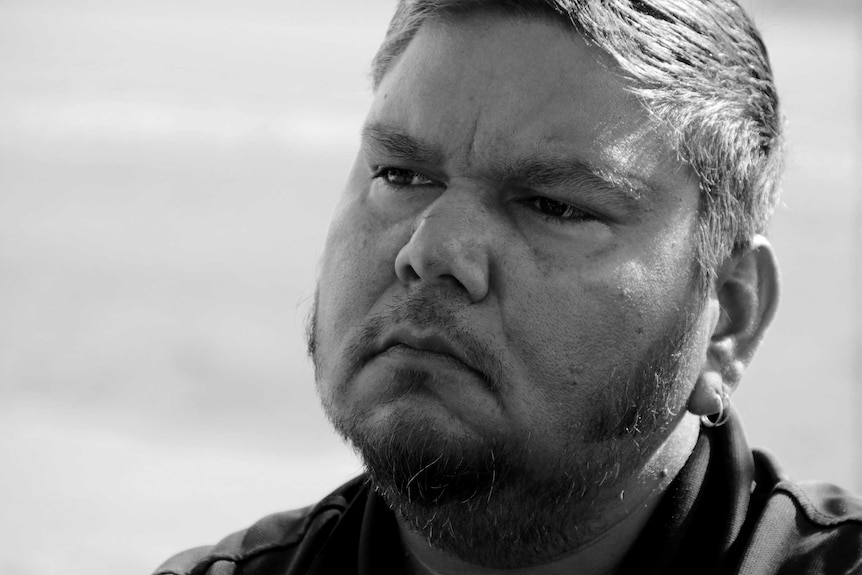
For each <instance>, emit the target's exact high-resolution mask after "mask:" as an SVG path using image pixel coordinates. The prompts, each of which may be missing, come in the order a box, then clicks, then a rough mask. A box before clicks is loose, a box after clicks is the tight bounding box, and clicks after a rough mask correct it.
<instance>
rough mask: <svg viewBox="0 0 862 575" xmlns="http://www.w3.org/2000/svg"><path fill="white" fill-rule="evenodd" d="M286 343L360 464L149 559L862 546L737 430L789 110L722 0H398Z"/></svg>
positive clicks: (851, 564)
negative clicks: (335, 482) (302, 505)
mask: <svg viewBox="0 0 862 575" xmlns="http://www.w3.org/2000/svg"><path fill="white" fill-rule="evenodd" d="M373 80H374V92H375V99H374V102H373V104H372V106H371V110H370V111H369V114H368V117H367V119H366V122H365V125H364V128H363V132H362V141H361V147H360V151H359V154H358V156H357V159H356V163H355V165H354V167H353V170H352V172H351V175H350V178H349V181H348V184H347V186H346V190H345V192H344V194H343V196H342V198H341V201H340V203H339V205H338V208H337V210H336V213H335V216H334V219H333V222H332V225H331V229H330V232H329V237H328V240H327V244H326V248H325V254H324V258H323V263H322V269H321V273H320V278H319V280H318V289H317V297H316V304H315V310H314V313H313V320H312V322H311V326H310V328H309V350H310V352H311V354H312V358H313V361H314V365H315V373H316V378H317V385H318V390H319V393H320V396H321V399H322V402H323V405H324V408H325V410H326V413H327V415H328V416H329V418H330V419H331V421H332V422H333V424H334V425H335V427H336V429H337V430H338V431H339V432H340V433H341V434H342V435H343V436H344V437H345V438H347V439H348V440H349V441H350V442H351V443H352V444H353V445H354V446H355V448H356V449H357V451H358V452H359V453H360V454H361V456H362V458H363V460H364V462H365V465H366V469H367V475H363V476H362V477H360V478H358V479H356V480H354V481H351V482H350V483H348V484H347V485H345V486H342V487H341V488H339V489H338V490H336V491H335V492H334V493H333V494H332V495H330V496H329V497H327V498H326V499H324V500H323V501H321V502H319V503H318V504H316V505H314V506H311V507H309V508H306V509H302V510H299V511H294V512H288V513H282V514H277V515H273V516H271V517H268V518H266V519H264V520H262V521H261V522H259V523H258V524H256V525H254V526H253V527H251V528H250V529H248V530H245V531H242V532H240V533H237V534H234V535H232V536H230V537H228V538H227V539H225V540H224V541H222V542H221V543H219V544H218V545H216V546H215V547H211V548H209V547H208V548H201V549H196V550H191V551H188V552H185V553H183V554H180V555H179V556H177V557H175V558H173V559H172V560H170V561H169V562H168V563H167V564H166V565H165V566H163V567H162V568H160V569H159V570H158V571H157V573H159V574H162V575H165V574H202V573H207V574H212V575H215V574H227V573H234V574H239V573H243V574H248V575H250V574H255V575H258V574H267V575H268V574H275V573H278V574H288V573H290V574H293V573H495V572H517V573H537V574H543V573H579V574H600V573H722V574H724V573H746V574H754V573H757V574H761V573H764V574H765V573H806V574H807V573H829V574H835V573H862V551H860V550H862V502H860V501H859V500H858V499H854V498H852V497H851V496H849V495H848V494H846V493H845V492H842V491H841V490H839V489H838V488H835V487H832V486H828V485H824V484H807V485H804V486H803V485H798V484H795V483H793V482H791V481H789V480H787V479H786V478H784V477H783V476H782V475H781V473H780V471H779V469H778V467H777V464H776V463H775V462H774V461H773V460H772V458H771V457H770V456H768V455H765V454H763V453H760V452H754V453H752V452H751V451H750V449H749V448H748V446H747V444H746V442H745V438H744V436H743V432H742V429H741V427H740V423H739V421H738V417H737V416H736V415H735V414H734V412H733V409H732V407H731V405H730V397H731V395H732V393H733V391H734V390H735V389H736V387H737V386H738V385H739V383H740V381H741V379H742V376H743V374H744V372H745V369H746V366H747V365H748V363H749V361H750V360H751V358H752V356H753V355H754V353H755V350H756V348H757V345H758V343H759V341H760V340H761V338H762V336H763V334H764V332H765V330H766V328H767V326H768V324H769V322H770V320H771V318H772V316H773V314H774V312H775V307H776V303H777V298H778V277H777V268H776V262H775V258H774V255H773V251H772V248H771V246H770V245H769V243H768V242H767V241H766V240H765V239H764V238H763V235H762V234H763V233H765V230H766V226H767V222H768V219H769V216H770V214H771V212H772V210H773V208H774V206H775V204H776V201H777V187H778V179H779V174H780V168H781V162H782V148H783V136H782V124H781V116H780V113H779V108H778V100H777V95H776V93H775V89H774V85H773V82H772V77H771V71H770V67H769V62H768V59H767V56H766V51H765V48H764V47H763V44H762V42H761V40H760V37H759V35H758V33H757V32H756V30H755V29H754V27H753V25H752V24H751V22H750V21H749V20H748V18H747V16H746V15H745V14H744V13H743V12H742V10H741V9H740V8H739V6H738V5H736V4H735V2H733V0H711V1H705V0H604V1H601V2H599V1H598V0H596V1H592V0H581V1H577V0H408V1H402V2H401V3H400V4H399V6H398V9H397V12H396V15H395V17H394V19H393V21H392V23H391V25H390V28H389V31H388V33H387V36H386V39H385V41H384V43H383V45H382V46H381V48H380V50H379V52H378V54H377V57H376V58H375V61H374V70H373Z"/></svg>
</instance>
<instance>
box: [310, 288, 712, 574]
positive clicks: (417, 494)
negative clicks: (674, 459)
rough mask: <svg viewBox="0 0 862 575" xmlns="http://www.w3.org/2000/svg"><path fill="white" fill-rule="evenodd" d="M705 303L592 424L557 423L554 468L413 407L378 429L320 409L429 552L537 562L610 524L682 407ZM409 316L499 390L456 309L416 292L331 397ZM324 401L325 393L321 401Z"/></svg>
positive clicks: (607, 399) (621, 383)
mask: <svg viewBox="0 0 862 575" xmlns="http://www.w3.org/2000/svg"><path fill="white" fill-rule="evenodd" d="M703 305H704V300H703V299H699V300H697V301H693V302H692V304H691V305H690V306H689V309H687V310H684V311H681V312H680V314H679V317H678V318H676V320H675V321H674V322H672V324H671V325H670V327H669V328H667V329H666V330H665V333H664V334H663V336H662V337H659V338H657V339H656V342H655V343H654V344H653V345H652V346H650V347H649V348H648V349H647V351H646V353H645V354H644V356H643V358H642V359H641V361H639V362H638V363H637V364H636V365H635V366H634V367H633V368H632V369H630V370H629V372H628V373H620V372H618V371H615V372H613V373H612V375H611V376H610V377H609V379H608V381H607V382H606V383H605V384H603V385H598V386H596V389H597V391H596V392H595V394H594V396H593V397H591V398H590V399H589V403H590V405H591V406H595V408H594V409H592V410H591V412H590V418H589V420H588V421H581V422H574V421H571V422H564V423H563V424H562V429H559V430H558V434H559V435H560V436H562V437H568V438H571V439H572V441H569V442H567V443H566V444H565V446H564V447H563V449H562V450H560V452H559V453H558V454H556V456H555V457H554V459H553V460H552V461H549V460H547V458H546V459H543V460H541V461H536V456H535V454H534V451H535V450H534V449H532V448H531V438H530V437H523V438H513V437H512V436H511V435H506V434H500V435H499V436H488V435H475V434H470V435H467V434H464V435H456V434H453V433H452V431H451V430H450V429H446V428H441V426H440V425H439V423H438V422H437V421H436V420H435V419H433V418H431V417H429V416H428V415H427V414H424V413H422V411H421V410H419V409H417V408H404V409H400V410H399V411H398V412H397V413H395V414H394V415H390V416H389V417H387V419H385V420H384V421H385V424H381V423H380V422H377V424H375V425H371V424H369V423H368V421H369V417H368V415H369V414H368V413H364V412H356V411H353V412H350V413H342V412H340V410H338V409H336V408H335V407H334V406H333V405H332V402H331V401H326V400H324V410H325V412H326V415H327V417H328V418H329V419H330V421H331V422H332V424H333V425H334V427H335V429H336V431H337V432H338V433H339V434H340V435H341V436H342V437H343V438H345V439H346V440H347V441H348V442H349V443H350V444H351V445H352V446H353V448H354V449H355V450H356V451H357V453H358V454H359V455H360V457H361V459H362V461H363V463H364V465H365V469H366V472H367V473H368V476H369V479H370V481H371V483H372V485H373V487H374V489H375V490H376V491H377V492H378V493H379V494H380V495H381V496H382V497H383V498H384V500H385V501H386V502H387V504H388V505H389V507H390V508H391V509H392V510H393V511H394V512H395V513H396V514H397V515H398V516H399V517H400V518H401V519H402V521H403V522H404V523H405V524H406V526H407V527H408V528H409V529H411V530H413V531H415V532H418V533H421V534H422V535H423V536H424V537H425V538H426V540H427V541H428V542H429V543H430V544H431V545H432V546H434V547H436V548H438V549H441V550H443V551H445V552H447V553H450V554H452V555H454V556H456V557H458V558H460V559H462V560H464V561H467V562H470V563H473V564H476V565H481V566H484V567H491V568H516V567H526V566H530V565H536V564H539V563H543V562H546V561H550V560H552V559H555V558H559V557H561V556H563V555H566V554H568V553H571V552H572V551H574V550H576V549H578V548H580V547H582V546H584V545H587V544H589V543H590V542H592V541H593V540H595V538H596V537H598V536H599V535H600V534H601V533H603V532H604V531H605V530H606V529H608V527H609V525H606V524H605V521H604V519H603V511H604V510H605V509H606V508H607V506H608V505H609V504H610V503H611V500H614V499H616V500H617V501H618V500H619V499H620V497H621V496H622V494H621V492H622V487H623V485H624V484H625V483H626V482H627V481H628V480H629V479H630V478H631V475H632V474H633V473H635V472H637V471H639V470H640V469H641V468H642V467H643V465H644V462H645V461H646V459H647V457H648V456H649V455H650V454H651V453H652V452H653V451H654V450H655V449H656V448H657V447H658V446H659V445H660V444H661V442H662V441H663V439H664V437H665V436H666V435H667V433H666V430H667V428H668V427H670V426H671V425H672V424H673V422H674V421H675V420H676V419H677V418H678V415H679V413H680V411H681V410H682V409H684V407H685V404H686V399H687V398H686V394H685V393H683V392H682V391H681V388H682V387H683V386H681V385H680V381H681V378H683V377H684V374H686V373H687V372H688V371H689V369H688V367H689V364H688V361H689V358H691V357H693V347H694V339H695V335H696V333H697V329H696V328H697V321H698V318H699V317H700V312H701V311H702V309H703ZM316 317H317V300H316V298H315V303H314V309H313V310H312V314H311V316H310V321H309V325H308V330H307V334H308V348H309V354H310V355H311V356H312V359H313V362H314V365H315V373H316V378H317V380H318V385H319V382H320V377H319V374H320V368H321V362H322V359H323V358H320V357H318V352H317V345H316V342H317V333H316V332H317V329H316V325H315V324H316V321H315V319H316ZM404 320H409V321H411V322H414V323H415V324H418V325H433V326H435V327H436V328H439V329H440V330H441V331H444V332H446V333H448V334H456V335H455V336H454V337H455V339H456V340H457V342H458V344H459V345H460V346H461V348H462V349H465V350H467V353H468V356H469V357H470V359H471V360H472V362H473V363H474V364H475V365H479V366H480V368H481V369H480V371H481V373H482V375H483V379H485V382H486V384H487V385H488V386H489V387H490V388H491V389H496V390H502V389H504V388H505V387H506V385H507V384H506V383H505V382H504V381H503V379H502V378H503V372H504V371H505V369H504V367H503V366H502V365H501V364H500V363H499V362H497V361H495V360H494V359H493V353H492V352H491V350H489V349H485V348H484V347H483V344H482V342H481V341H479V340H478V339H473V338H471V337H470V336H469V335H468V334H466V333H465V332H464V331H463V330H458V329H457V324H456V323H455V321H456V320H455V317H454V314H452V313H448V312H447V311H446V309H445V306H441V305H440V303H439V300H437V299H435V298H433V297H430V296H428V295H427V294H424V295H423V294H420V295H416V296H408V297H407V298H405V299H403V300H400V301H398V302H395V303H394V304H393V305H392V306H390V307H389V308H388V309H387V311H386V316H385V317H376V318H372V320H370V321H368V322H367V324H366V326H365V328H364V329H363V331H362V333H361V334H360V337H359V338H357V341H356V342H355V344H354V345H353V346H352V347H351V348H350V349H348V351H347V355H348V356H350V358H351V361H350V364H351V369H350V370H349V371H348V373H347V375H346V376H345V377H343V378H341V380H340V381H339V382H337V383H336V387H335V391H334V393H335V394H338V393H339V389H340V388H341V389H343V387H345V386H347V385H348V384H349V382H350V380H351V378H352V376H353V375H354V374H355V373H356V372H357V371H358V370H359V369H361V367H362V365H364V362H365V361H367V360H368V357H367V352H368V349H369V348H370V346H371V342H372V341H375V340H376V338H377V337H378V335H379V333H380V331H381V330H382V329H383V327H384V326H385V325H387V324H389V323H392V322H395V321H404ZM392 377H394V378H396V379H397V380H398V382H399V389H402V390H403V391H402V393H404V394H409V393H414V392H416V390H417V389H419V388H422V387H424V386H428V387H433V386H434V379H435V378H436V377H437V375H436V374H434V373H430V372H427V371H416V370H409V369H401V370H396V371H395V372H394V373H393V375H392ZM321 397H322V398H323V397H324V395H323V394H321Z"/></svg>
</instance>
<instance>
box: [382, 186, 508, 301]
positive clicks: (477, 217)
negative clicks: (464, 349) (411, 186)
mask: <svg viewBox="0 0 862 575" xmlns="http://www.w3.org/2000/svg"><path fill="white" fill-rule="evenodd" d="M488 220H489V218H488V214H487V213H486V211H485V210H483V209H482V208H481V207H480V206H477V205H476V202H475V201H473V202H470V201H461V200H458V199H457V197H456V196H455V192H454V191H452V190H449V191H447V192H446V193H444V194H443V195H442V196H440V197H439V198H437V200H436V201H435V202H434V203H433V204H431V205H430V206H428V207H427V208H426V209H425V210H424V211H423V212H422V213H421V214H420V215H419V217H418V225H416V226H415V228H414V230H413V234H412V235H411V236H410V240H409V241H408V242H407V243H406V244H405V245H404V246H403V247H402V248H401V250H400V251H399V252H398V255H397V256H396V258H395V273H396V275H397V276H398V279H399V280H401V282H402V283H403V284H405V285H408V286H409V285H413V284H416V283H421V282H426V283H429V284H433V285H446V284H448V285H453V286H454V287H457V288H458V289H463V290H464V291H465V292H466V293H467V295H468V296H469V298H470V301H471V302H472V303H477V302H479V301H482V300H483V299H485V297H486V296H487V295H488V290H489V285H490V277H489V276H490V260H489V256H490V254H489V250H490V246H491V244H490V243H489V241H488V240H489V239H490V236H491V235H492V234H491V223H490V222H489V221H488Z"/></svg>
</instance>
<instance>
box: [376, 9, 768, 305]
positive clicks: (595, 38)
mask: <svg viewBox="0 0 862 575" xmlns="http://www.w3.org/2000/svg"><path fill="white" fill-rule="evenodd" d="M477 11H495V12H500V13H504V14H509V15H512V16H516V17H544V18H551V19H553V20H556V21H559V22H561V23H562V24H563V25H565V26H567V27H568V28H570V29H573V30H574V31H576V32H577V33H578V34H580V35H581V36H583V37H584V39H586V40H587V41H588V42H590V43H592V44H594V45H595V46H597V47H598V48H600V49H601V50H603V51H605V52H606V53H608V54H610V55H611V56H612V57H613V58H614V59H615V60H616V62H617V63H618V65H619V66H620V68H621V69H622V71H623V75H624V77H626V79H627V80H628V81H629V83H630V86H631V87H630V89H631V91H632V92H633V93H634V94H636V95H637V96H638V97H639V98H640V100H641V101H642V103H643V105H644V106H645V108H646V109H647V110H648V111H649V113H651V114H652V115H653V116H655V117H656V118H657V119H659V120H660V121H661V122H663V124H664V125H665V126H666V127H667V131H668V136H669V138H670V142H671V145H672V146H673V149H674V150H675V151H676V153H677V154H678V155H679V157H680V159H681V160H682V161H683V162H685V163H686V164H687V165H688V166H690V167H691V168H692V169H693V171H694V172H695V174H696V175H697V177H698V179H699V183H700V190H701V201H700V210H699V218H698V220H699V221H698V231H697V234H698V238H697V264H698V266H699V270H700V278H699V279H700V281H701V288H704V289H705V288H706V287H707V286H708V285H709V282H711V280H712V279H713V277H714V275H715V273H716V271H717V269H718V267H719V266H720V265H721V263H722V262H723V261H724V260H725V259H726V258H727V257H729V256H730V255H732V254H735V253H740V252H741V251H744V250H745V249H747V248H748V247H749V246H750V245H751V242H752V239H753V238H754V236H755V235H756V234H763V233H765V232H766V228H767V227H768V224H769V220H770V218H771V216H772V213H773V211H774V210H775V206H776V204H777V203H778V188H779V183H780V177H781V171H782V167H783V159H784V145H785V144H784V136H783V133H782V132H783V119H782V115H781V112H780V110H779V106H778V94H777V92H776V90H775V84H774V82H773V78H772V69H771V66H770V63H769V57H768V55H767V52H766V47H765V46H764V44H763V41H762V39H761V37H760V34H759V32H758V31H757V29H756V28H755V26H754V23H753V22H752V21H751V19H750V18H749V17H748V16H747V15H746V14H745V12H744V11H743V10H742V8H741V7H740V6H739V5H738V4H737V3H736V1H735V0H399V4H398V7H397V9H396V12H395V15H394V17H393V18H392V21H391V22H390V24H389V29H388V31H387V33H386V38H385V39H384V41H383V44H382V45H381V46H380V48H379V50H378V52H377V55H376V56H375V58H374V62H373V66H372V80H373V86H374V89H375V90H376V89H377V87H378V86H379V85H380V82H381V80H382V79H383V77H384V76H385V74H386V73H387V71H388V70H389V68H390V67H391V66H392V65H393V63H394V62H395V61H396V60H397V59H398V57H399V56H400V55H401V54H402V52H403V51H404V50H405V49H406V48H407V45H408V44H409V43H410V41H411V40H412V39H413V37H414V36H415V34H416V32H417V31H418V30H419V28H420V27H421V26H422V24H423V23H424V22H425V21H426V20H427V19H429V18H433V17H440V16H453V15H458V14H465V13H470V12H477Z"/></svg>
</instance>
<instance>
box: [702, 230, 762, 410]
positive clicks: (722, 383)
mask: <svg viewBox="0 0 862 575" xmlns="http://www.w3.org/2000/svg"><path fill="white" fill-rule="evenodd" d="M712 289H713V293H712V297H713V298H715V299H716V300H717V302H718V317H717V318H715V319H714V320H713V322H714V326H715V327H714V328H713V330H712V336H711V338H710V341H709V346H708V347H707V353H706V361H705V363H704V366H703V368H702V370H701V372H700V375H699V376H698V379H697V382H696V383H695V386H694V389H693V390H692V393H691V397H690V398H689V407H688V409H689V411H690V412H691V413H694V414H695V415H714V414H716V413H720V412H721V411H722V407H723V406H722V399H723V397H727V396H730V394H731V393H733V390H735V389H736V387H737V385H739V382H740V381H741V380H742V376H743V374H744V373H745V369H746V368H747V367H748V364H749V363H750V362H751V358H752V357H754V353H755V351H757V346H758V345H759V344H760V340H761V339H762V338H763V335H764V333H765V332H766V328H767V327H768V326H769V324H770V322H771V321H772V318H773V316H774V315H775V310H776V308H777V307H778V292H779V274H778V262H777V261H776V259H775V254H774V252H773V251H772V246H771V245H770V244H769V242H768V241H767V240H766V238H764V237H762V236H755V238H754V240H753V241H752V243H751V246H750V247H749V248H748V249H747V250H745V251H744V252H743V253H741V254H735V255H733V256H731V257H729V258H728V259H727V260H726V261H725V263H724V264H723V265H722V266H721V268H720V269H719V270H718V272H717V274H716V278H715V284H714V285H713V286H712ZM725 407H726V406H725Z"/></svg>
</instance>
